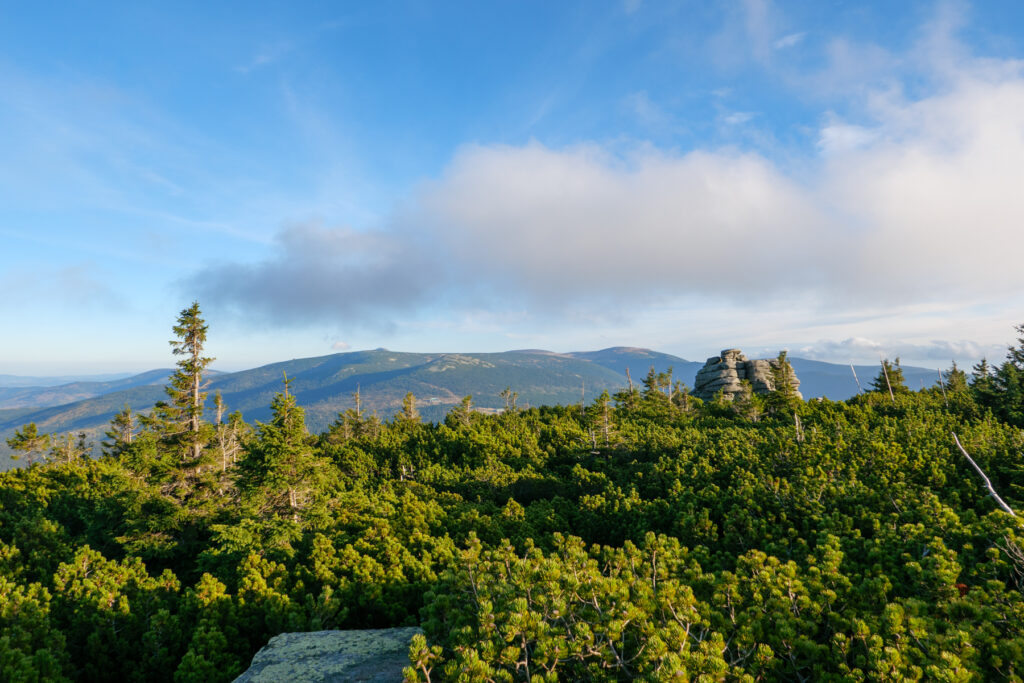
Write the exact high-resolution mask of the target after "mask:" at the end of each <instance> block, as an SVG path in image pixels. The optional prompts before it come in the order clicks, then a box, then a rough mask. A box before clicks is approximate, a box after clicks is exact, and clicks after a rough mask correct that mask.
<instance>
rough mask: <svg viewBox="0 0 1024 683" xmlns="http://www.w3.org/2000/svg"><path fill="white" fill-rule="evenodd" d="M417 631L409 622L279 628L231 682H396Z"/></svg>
mask: <svg viewBox="0 0 1024 683" xmlns="http://www.w3.org/2000/svg"><path fill="white" fill-rule="evenodd" d="M417 633H423V631H422V630H421V629H419V628H417V627H415V626H409V627H406V628H382V629H364V630H359V631H314V632H311V633H282V634H281V635H278V636H274V637H273V638H271V639H270V642H269V643H267V645H266V647H264V648H263V649H262V650H260V651H259V652H257V653H256V656H255V657H253V658H252V666H250V667H249V669H248V671H246V672H245V673H243V674H242V675H241V676H239V677H238V678H236V679H235V683H271V682H274V683H277V682H281V683H285V682H290V681H296V682H298V681H301V682H303V683H305V682H307V681H308V682H309V683H312V682H313V681H316V682H318V683H319V682H323V683H335V682H338V683H341V682H342V681H344V682H346V683H347V682H348V681H362V682H367V683H400V682H401V680H402V669H403V668H405V667H407V666H409V641H411V640H412V637H413V636H414V635H416V634H417Z"/></svg>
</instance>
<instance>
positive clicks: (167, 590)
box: [0, 307, 1024, 682]
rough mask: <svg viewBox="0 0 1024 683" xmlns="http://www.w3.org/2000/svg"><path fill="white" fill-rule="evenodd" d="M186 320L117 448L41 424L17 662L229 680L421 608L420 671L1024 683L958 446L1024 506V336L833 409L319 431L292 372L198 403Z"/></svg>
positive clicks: (977, 481)
mask: <svg viewBox="0 0 1024 683" xmlns="http://www.w3.org/2000/svg"><path fill="white" fill-rule="evenodd" d="M187 314H189V315H191V316H192V317H191V318H189V317H188V315H187ZM182 315H183V318H181V319H179V321H178V323H179V324H178V325H177V326H176V328H175V333H176V335H178V339H179V342H180V343H182V344H183V345H182V346H176V347H175V349H176V350H179V349H180V351H179V355H181V356H182V362H181V363H179V374H178V376H176V377H175V378H174V380H173V381H172V384H171V387H170V389H169V397H168V398H169V400H168V402H167V403H166V404H164V405H163V406H161V407H159V408H158V409H157V410H155V411H153V412H152V413H151V414H149V415H148V416H143V419H142V420H141V422H140V423H136V422H135V421H133V419H132V416H130V415H129V416H127V417H126V416H124V415H122V416H119V417H118V418H115V423H114V425H113V428H112V430H111V433H110V434H109V435H108V436H109V438H110V441H108V442H107V444H106V451H107V455H105V456H104V457H102V458H99V459H95V460H93V459H88V458H84V457H61V458H57V457H51V458H50V459H49V462H39V461H40V460H42V458H41V457H40V454H39V452H38V451H41V450H42V449H43V447H44V446H46V445H48V444H45V443H44V439H43V437H42V436H41V435H40V434H39V433H38V432H37V430H35V429H31V428H29V427H26V428H25V429H24V430H22V432H20V434H21V438H22V439H23V441H24V445H26V446H28V447H31V448H32V449H34V450H35V451H36V452H35V453H34V454H33V456H34V457H33V460H34V461H35V462H33V464H31V465H30V466H28V467H25V468H22V469H19V470H13V471H10V472H6V473H3V474H0V676H2V678H3V679H5V680H15V681H42V680H62V679H68V680H85V681H105V680H125V681H160V680H167V681H171V680H173V681H204V682H210V681H218V680H231V679H232V678H233V677H234V676H236V675H237V674H239V673H241V671H243V670H244V669H245V668H246V667H247V666H248V663H249V660H250V659H251V657H252V655H253V654H254V653H255V652H256V650H258V649H259V648H260V647H262V646H263V645H264V644H265V643H266V641H267V640H268V639H269V638H270V637H271V636H273V635H275V634H277V633H280V632H284V631H303V630H319V629H348V628H364V627H365V628H380V627H389V626H404V625H411V624H419V625H422V626H423V628H424V631H425V634H426V636H425V638H417V639H416V640H414V642H413V644H412V647H411V648H410V667H409V669H408V670H407V677H408V678H409V679H410V680H432V681H440V680H453V681H454V680H464V681H488V680H493V681H554V680H562V681H574V680H646V681H660V680H750V681H755V680H792V681H810V680H836V681H840V680H841V681H857V680H944V681H983V680H1010V681H1019V680H1022V677H1024V529H1022V526H1021V520H1020V519H1019V518H1016V517H1014V516H1012V515H1010V514H1008V513H1006V512H1004V511H1002V510H1001V509H1000V508H999V506H998V505H997V504H996V502H995V501H994V500H993V498H992V497H991V496H990V495H989V494H988V490H987V488H986V486H985V483H984V482H983V481H982V480H981V478H980V477H979V476H978V475H977V474H976V473H975V471H974V470H973V468H972V467H971V465H970V464H969V463H968V462H967V461H966V459H965V458H964V457H963V455H962V454H961V453H960V451H959V450H958V449H957V447H956V445H955V444H954V441H953V436H952V435H953V433H956V434H957V435H959V438H960V441H961V442H962V443H963V445H964V446H965V448H966V449H967V450H968V452H969V453H970V454H971V455H972V456H973V457H974V459H975V460H976V461H977V463H978V465H979V466H980V467H981V468H982V469H983V470H984V472H985V473H986V474H987V475H988V477H989V479H990V480H991V484H992V486H993V487H994V488H995V490H997V491H998V492H999V493H1000V495H1001V496H1002V497H1003V499H1005V501H1006V502H1007V503H1008V504H1009V505H1010V506H1011V507H1012V508H1014V509H1021V508H1024V458H1022V455H1021V454H1022V449H1024V431H1022V430H1021V427H1022V425H1024V421H1022V418H1021V415H1024V410H1022V406H1021V405H1020V403H1019V402H1020V401H1021V400H1022V399H1021V398H1020V397H1021V396H1024V391H1021V386H1022V384H1021V383H1022V379H1021V378H1022V377H1024V372H1021V367H1020V363H1022V362H1024V357H1022V358H1016V359H1015V358H1014V356H1013V353H1012V352H1011V355H1010V357H1009V358H1008V359H1007V361H1006V363H1004V364H1003V365H999V366H997V367H994V368H990V367H988V366H987V364H986V366H985V367H983V368H981V369H980V370H979V369H977V368H976V369H975V372H974V373H973V375H967V374H964V373H963V372H962V371H959V370H957V369H956V368H954V369H953V370H952V371H951V372H950V373H947V381H946V382H944V383H943V385H942V386H935V387H933V388H929V389H925V390H922V391H910V390H907V389H906V388H905V387H902V388H897V387H894V391H893V392H892V393H891V394H890V392H889V391H888V387H885V388H884V389H883V388H881V386H882V385H881V384H879V383H878V382H877V381H876V383H875V384H874V385H873V386H874V388H875V389H879V390H877V391H869V392H867V393H864V394H862V395H860V396H858V397H856V398H854V399H851V400H850V401H847V402H841V403H836V402H830V401H818V400H812V401H808V402H802V401H799V400H794V399H793V397H791V396H784V397H768V398H767V399H765V398H762V397H758V396H751V397H748V398H747V399H745V400H744V401H742V402H740V403H736V404H732V403H727V402H722V401H712V402H708V403H702V402H701V401H700V400H698V399H695V398H693V397H691V396H689V394H688V393H687V392H686V391H685V387H677V386H671V387H669V386H667V385H665V383H662V382H657V381H653V382H651V383H645V386H644V389H643V390H640V389H633V390H631V391H630V390H625V391H623V392H621V393H620V394H618V395H616V396H614V397H611V396H607V395H605V396H602V397H599V398H598V399H596V400H595V401H594V402H593V403H592V404H590V405H586V406H580V405H576V406H552V407H540V408H536V407H535V408H530V409H528V410H517V409H514V408H512V407H510V409H509V410H507V411H505V412H504V413H502V414H498V415H484V414H481V413H477V412H474V411H473V410H472V408H471V402H470V401H467V402H465V404H464V405H462V406H459V408H458V409H456V410H454V411H452V413H451V414H449V416H448V418H447V419H446V420H445V421H444V422H442V423H440V424H434V423H430V422H423V421H421V420H420V419H419V416H418V414H417V411H416V407H415V400H414V397H407V402H406V405H405V406H404V408H403V410H402V412H401V413H400V414H399V415H397V416H396V417H395V418H394V419H393V420H379V419H376V416H372V415H370V416H368V415H365V414H362V413H361V412H360V411H358V410H352V411H347V412H346V413H345V414H343V415H340V416H339V418H338V420H337V422H336V423H335V424H334V425H333V426H332V427H331V428H330V429H329V430H327V431H325V432H324V433H322V434H311V433H309V432H308V431H307V430H306V429H305V426H304V421H303V412H302V408H301V402H302V397H301V396H294V395H292V394H291V393H290V392H289V391H288V387H287V384H286V383H285V384H282V390H281V393H280V394H279V395H278V396H277V397H276V398H274V400H273V416H272V419H271V420H270V421H268V422H267V423H266V424H257V425H252V426H250V425H246V424H245V423H244V421H243V420H242V418H241V416H238V415H235V416H233V417H231V418H228V417H227V416H224V415H221V416H220V419H218V418H217V417H216V416H213V419H211V416H208V415H203V414H202V410H201V404H199V403H197V401H198V400H200V397H201V394H202V388H203V387H202V367H203V366H204V365H205V363H204V362H203V361H206V360H208V359H205V358H203V356H202V353H201V352H202V349H201V342H200V343H199V348H195V345H193V346H192V347H191V348H190V347H189V346H188V344H187V340H188V339H192V340H195V339H196V338H197V335H196V334H195V331H196V329H198V327H202V336H203V337H204V338H205V327H203V324H202V321H201V319H200V318H199V311H198V307H195V310H192V309H186V311H183V312H182ZM189 325H194V326H196V327H195V328H193V329H192V336H191V337H188V334H189V330H188V329H185V328H188V326H189ZM179 328H182V331H179ZM1011 351H1012V350H1011ZM892 369H898V364H895V365H891V366H890V374H889V376H888V380H889V383H890V384H892V383H894V382H895V383H897V384H898V382H899V377H898V373H896V372H892ZM957 373H959V374H957ZM882 382H883V383H884V382H885V377H883V378H882ZM1015 383H1016V384H1015ZM648 384H649V385H648ZM510 406H511V404H510ZM26 451H27V449H26Z"/></svg>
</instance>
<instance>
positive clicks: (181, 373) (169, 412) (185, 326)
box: [146, 301, 214, 495]
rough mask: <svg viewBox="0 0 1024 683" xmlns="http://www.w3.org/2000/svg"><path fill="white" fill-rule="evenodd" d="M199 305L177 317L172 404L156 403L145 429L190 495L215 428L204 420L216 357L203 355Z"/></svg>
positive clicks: (177, 482)
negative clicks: (207, 375) (207, 380)
mask: <svg viewBox="0 0 1024 683" xmlns="http://www.w3.org/2000/svg"><path fill="white" fill-rule="evenodd" d="M201 313H202V312H201V311H200V309H199V302H197V301H193V302H192V305H191V306H189V307H188V308H186V309H184V310H182V311H181V313H179V314H178V321H177V324H176V325H174V327H173V328H172V330H173V332H174V335H175V336H176V337H177V339H172V340H171V342H170V344H171V350H172V352H173V353H174V355H175V356H178V357H179V360H178V362H177V367H178V369H177V370H176V371H175V372H174V374H172V375H171V377H170V380H169V384H168V385H167V388H166V392H167V396H168V398H169V399H170V400H169V401H161V402H160V403H157V405H156V407H155V409H154V410H153V415H152V416H150V417H148V418H147V420H146V426H147V427H148V428H149V429H150V430H152V431H153V432H155V433H156V435H157V437H158V439H159V441H160V445H161V450H162V451H163V452H164V453H165V454H167V455H168V456H169V457H170V459H171V467H173V468H174V469H175V470H176V471H177V475H176V476H175V477H174V479H175V481H174V484H175V485H176V486H177V487H183V488H184V489H185V490H184V493H185V494H186V495H187V494H188V493H189V492H191V491H192V490H193V489H194V488H195V487H196V486H198V485H199V481H200V478H201V477H202V475H203V473H204V470H205V469H209V468H208V467H207V465H209V464H210V463H207V462H205V460H204V449H205V447H206V445H207V443H208V442H209V441H210V439H211V438H212V437H213V429H212V427H211V426H210V425H209V424H207V423H206V422H204V421H203V402H204V401H205V400H206V392H204V391H203V388H204V387H205V384H204V381H203V371H204V370H205V369H206V366H208V365H209V364H210V363H211V362H213V360H214V359H213V358H208V357H206V356H204V355H203V346H204V345H205V344H206V332H207V329H208V326H207V324H206V321H205V320H203V318H202V315H201Z"/></svg>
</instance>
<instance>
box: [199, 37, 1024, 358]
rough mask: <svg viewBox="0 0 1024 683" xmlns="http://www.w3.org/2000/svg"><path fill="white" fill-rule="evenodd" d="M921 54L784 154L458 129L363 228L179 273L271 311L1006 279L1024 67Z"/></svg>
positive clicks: (827, 299)
mask: <svg viewBox="0 0 1024 683" xmlns="http://www.w3.org/2000/svg"><path fill="white" fill-rule="evenodd" d="M794 35H795V34H794ZM792 42H794V43H795V42H796V39H793V41H792ZM933 47H934V46H933ZM931 54H932V57H931V58H930V61H929V65H930V67H929V68H931V69H932V70H933V71H932V73H931V74H930V78H931V82H933V83H934V84H935V85H934V87H932V88H930V90H929V92H928V93H927V94H925V95H919V96H917V97H912V96H910V95H908V94H907V93H905V92H904V91H903V90H902V89H901V88H898V87H886V88H884V89H876V90H873V91H871V92H870V93H869V95H868V96H867V97H866V98H865V99H864V102H863V106H862V107H859V108H858V113H857V115H856V116H853V115H849V114H848V115H846V116H842V115H838V114H835V113H829V112H826V113H825V114H823V115H822V120H821V124H820V126H819V128H818V130H817V132H816V134H815V139H816V141H817V147H816V150H815V152H814V153H813V154H812V155H809V156H806V157H804V158H798V159H797V160H796V161H795V162H794V161H793V159H792V158H790V159H787V162H786V163H785V164H782V163H780V162H779V161H777V160H774V159H772V158H768V157H767V156H765V155H762V154H759V153H755V152H749V151H743V150H736V149H698V150H694V151H690V152H685V153H681V152H678V151H675V150H660V149H656V148H653V147H651V146H649V145H642V144H639V145H635V146H634V147H633V148H631V149H629V150H627V151H626V152H622V151H621V146H619V145H615V146H611V145H605V144H600V143H590V144H579V145H573V146H567V147H552V146H548V145H545V144H542V143H540V142H536V141H535V142H530V143H528V144H525V145H520V146H510V145H485V144H482V145H469V146H465V147H463V148H462V149H460V150H459V151H458V152H457V153H456V154H455V155H454V157H453V159H452V160H451V162H450V163H449V165H448V167H447V168H446V169H445V171H444V172H443V173H442V174H441V175H440V176H439V177H438V178H436V179H433V180H430V181H427V182H424V183H423V184H422V185H421V186H420V187H419V188H418V189H417V191H416V192H415V193H414V194H413V195H412V196H410V197H409V198H407V199H406V201H405V202H404V203H403V204H402V205H401V206H400V208H399V209H397V210H396V211H395V212H394V214H393V215H392V216H391V217H390V218H389V219H388V220H387V221H386V222H385V223H384V224H382V225H381V226H380V227H379V228H378V229H376V230H373V231H362V232H360V231H354V230H351V229H348V228H332V227H324V226H319V225H305V226H295V227H290V228H287V229H286V230H284V231H282V232H281V234H280V235H279V236H278V240H277V244H276V248H275V251H274V252H273V254H272V255H270V256H269V257H268V258H267V259H266V260H265V261H263V262H262V263H250V264H243V263H231V262H226V263H211V264H209V265H208V266H207V267H206V268H204V269H203V270H202V271H201V272H199V273H198V274H197V275H196V276H195V277H194V278H193V279H192V280H191V281H190V283H189V284H190V287H191V288H193V290H198V291H199V292H200V294H201V296H202V298H203V300H204V301H210V302H213V303H219V304H222V305H228V306H233V307H237V308H238V309H241V310H244V311H246V312H248V313H249V314H256V315H258V316H260V317H262V318H265V319H268V320H272V321H275V322H279V323H283V324H290V323H297V322H298V323H301V322H310V321H316V320H337V319H338V318H339V317H344V318H345V319H346V320H348V321H349V322H350V323H358V324H365V325H375V324H380V322H381V321H382V320H384V321H387V320H389V319H390V316H394V315H396V314H405V315H409V314H415V313H416V312H417V311H421V310H424V309H425V308H433V309H434V310H437V309H439V308H441V307H445V309H446V310H459V309H471V308H481V307H483V308H485V309H488V310H494V311H495V312H500V311H502V310H506V311H508V310H524V309H525V310H529V311H530V312H531V313H533V314H537V315H550V316H564V315H566V313H568V312H572V313H574V314H584V315H601V314H602V313H603V312H604V311H606V310H610V309H611V308H614V309H615V310H616V311H619V312H621V311H623V310H625V311H628V310H629V309H630V307H634V308H636V309H640V308H643V307H645V306H648V305H653V304H659V305H660V304H665V303H666V302H671V301H674V300H688V301H693V300H695V299H699V300H701V301H704V302H706V304H707V303H711V304H714V303H715V302H720V303H722V304H726V305H734V304H736V303H750V302H752V301H754V302H767V305H769V306H772V305H774V306H779V307H784V306H790V305H800V306H805V307H807V310H811V311H813V310H831V309H835V308H842V307H845V306H849V305H851V303H857V304H867V303H870V304H872V305H873V306H875V307H877V308H882V309H884V308H885V307H886V306H892V307H896V306H905V305H908V304H912V303H915V302H922V301H949V302H951V303H953V302H960V303H962V302H966V301H976V300H985V299H987V298H999V297H1001V298H1003V299H1005V298H1006V297H1008V296H1018V295H1017V294H1016V292H1019V291H1021V290H1022V288H1024V269H1021V268H1019V254H1020V253H1021V252H1022V250H1024V230H1022V229H1021V226H1024V193H1022V192H1021V191H1020V188H1022V187H1024V164H1021V163H1020V160H1021V159H1024V67H1022V64H1021V63H1020V62H1017V61H1010V60H1001V61H997V60H987V59H980V58H972V57H965V56H963V55H962V54H960V52H959V51H958V50H957V49H952V48H950V49H946V50H939V49H938V48H935V49H933V50H932V53H931ZM950 55H953V57H955V58H953V57H950ZM848 342H849V340H848ZM845 343H847V342H844V344H845ZM850 343H852V342H850ZM939 351H941V353H943V354H945V353H948V352H952V351H955V349H939ZM922 352H925V350H924V349H922ZM929 353H930V352H929Z"/></svg>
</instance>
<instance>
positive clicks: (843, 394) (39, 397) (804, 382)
mask: <svg viewBox="0 0 1024 683" xmlns="http://www.w3.org/2000/svg"><path fill="white" fill-rule="evenodd" d="M790 362H791V363H792V365H793V368H794V370H796V373H797V376H798V377H799V378H800V380H801V386H800V390H801V392H802V393H803V395H804V397H805V398H813V397H819V396H827V397H828V398H831V399H835V400H841V399H846V398H849V397H850V396H853V395H854V394H856V393H857V384H856V382H855V381H854V377H853V374H852V373H851V371H850V366H849V365H837V364H834V363H825V362H822V361H814V360H807V359H802V358H791V359H790ZM703 365H704V363H703V362H697V361H689V360H686V359H683V358H679V357H678V356H673V355H670V354H666V353H659V352H657V351H651V350H649V349H642V348H633V347H614V348H610V349H603V350H600V351H584V352H573V353H554V352H550V351H543V350H533V349H527V350H518V351H505V352H502V353H403V352H397V351H389V350H387V349H375V350H372V351H354V352H348V353H337V354H332V355H328V356H319V357H316V358H302V359H296V360H289V361H283V362H280V363H272V364H270V365H264V366H262V367H258V368H254V369H251V370H243V371H240V372H231V373H217V372H214V373H210V374H209V375H208V380H209V382H208V386H207V388H206V391H208V392H209V397H210V398H209V399H208V400H210V401H211V402H212V396H213V392H215V391H220V392H221V394H222V396H223V398H224V402H225V404H226V405H227V408H228V410H229V411H234V410H240V411H242V413H243V415H244V417H245V419H246V420H248V421H250V422H252V421H254V420H259V421H262V420H266V419H268V417H269V414H270V402H271V399H272V397H273V395H274V394H275V393H276V392H278V391H280V390H281V387H282V380H283V378H284V377H285V375H287V377H288V378H289V379H291V380H292V383H291V391H292V393H294V394H295V395H296V396H297V398H298V400H299V403H300V404H301V405H303V406H304V407H305V409H306V416H307V424H308V425H309V428H310V430H312V431H321V430H323V429H326V427H327V426H328V425H329V424H330V423H331V422H332V421H333V420H334V419H335V418H336V417H337V414H338V413H339V412H341V411H343V410H346V409H348V408H351V407H352V406H353V405H354V399H353V396H352V395H353V393H355V392H356V391H357V390H358V391H359V392H360V395H361V397H362V403H363V408H364V410H366V411H367V412H376V413H377V414H378V415H380V416H381V417H382V418H390V417H391V416H392V415H394V414H395V413H396V412H397V411H398V410H399V408H400V406H401V402H402V398H403V397H404V396H405V394H406V393H407V392H410V391H411V392H412V393H413V394H414V395H415V396H416V398H417V402H418V405H419V408H420V412H421V413H422V415H423V417H424V419H428V420H439V419H442V418H443V416H444V414H445V413H446V412H447V411H448V410H449V409H450V408H451V407H452V406H453V405H455V404H456V403H458V402H459V401H461V400H462V398H463V397H464V396H466V395H472V396H473V403H474V405H475V406H476V407H477V408H478V409H481V410H485V411H490V410H500V409H502V408H503V407H504V405H505V402H504V399H502V398H501V396H500V393H501V392H502V391H503V390H504V389H505V388H506V387H509V388H511V389H512V390H513V391H515V392H517V393H518V398H517V401H518V405H519V406H520V407H527V406H531V405H542V404H548V405H550V404H567V403H578V402H579V401H580V399H581V398H583V399H584V400H586V401H588V402H589V401H592V400H593V399H594V398H595V397H596V396H598V395H599V394H600V393H601V392H602V391H603V390H605V389H607V390H608V391H609V392H615V391H617V390H619V389H621V388H623V387H625V386H626V384H627V381H628V380H627V376H626V373H627V372H629V374H630V375H631V377H632V379H633V382H634V383H636V384H639V382H640V380H641V379H642V378H643V376H644V375H646V374H647V371H648V369H649V368H651V367H653V368H654V369H655V371H657V372H665V371H667V370H668V369H669V368H672V370H673V374H674V377H675V378H677V379H679V380H681V381H683V382H685V383H686V384H687V385H688V386H690V387H692V386H693V379H694V376H695V375H696V373H697V371H698V370H699V369H700V368H701V367H702V366H703ZM855 367H856V371H857V376H858V377H859V378H860V382H861V383H862V384H863V385H864V386H865V387H866V386H867V385H868V384H869V383H870V381H871V379H872V378H874V377H875V375H877V374H878V368H877V367H875V366H855ZM903 371H904V376H905V378H906V382H907V385H908V386H909V387H911V388H915V389H916V388H919V385H925V386H930V385H932V384H934V383H935V381H936V374H935V371H934V370H928V369H925V368H914V367H907V366H905V367H904V368H903ZM171 372H172V370H169V369H158V370H151V371H148V372H145V373H141V374H139V375H134V376H131V377H121V378H117V379H111V380H106V381H78V382H71V383H67V384H63V385H58V386H35V387H26V386H2V385H3V383H4V378H3V377H2V376H0V469H3V468H6V467H7V466H9V465H10V461H9V459H8V456H9V452H8V451H7V450H6V439H7V438H8V437H10V436H11V434H13V433H14V431H15V430H16V429H18V428H19V427H20V426H21V425H23V424H25V423H28V422H35V423H36V425H37V426H38V427H39V429H40V430H41V431H44V432H69V431H74V432H79V431H85V432H86V433H87V434H88V435H89V436H90V437H91V438H93V439H94V440H95V439H98V436H99V435H101V434H102V432H103V430H104V429H105V428H106V426H107V424H108V422H109V421H110V418H111V417H112V416H113V415H114V414H115V413H116V412H118V411H119V410H121V409H122V408H123V407H124V406H125V405H129V406H131V407H132V409H133V410H134V411H136V412H145V411H147V410H149V409H150V408H152V407H153V404H154V403H156V402H157V401H160V400H163V399H164V398H165V397H166V396H165V393H164V385H165V383H166V380H167V377H168V376H169V375H170V374H171ZM16 379H17V378H16Z"/></svg>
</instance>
